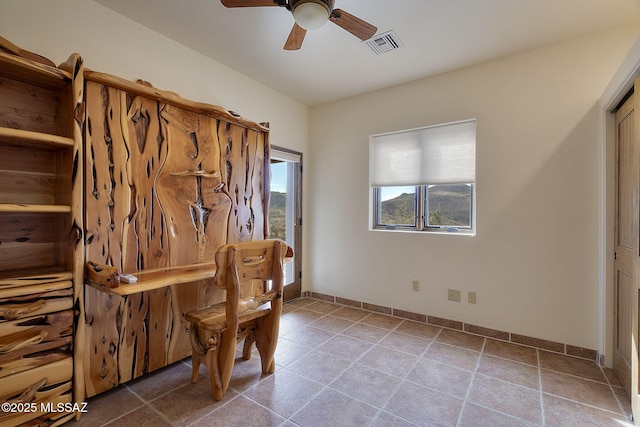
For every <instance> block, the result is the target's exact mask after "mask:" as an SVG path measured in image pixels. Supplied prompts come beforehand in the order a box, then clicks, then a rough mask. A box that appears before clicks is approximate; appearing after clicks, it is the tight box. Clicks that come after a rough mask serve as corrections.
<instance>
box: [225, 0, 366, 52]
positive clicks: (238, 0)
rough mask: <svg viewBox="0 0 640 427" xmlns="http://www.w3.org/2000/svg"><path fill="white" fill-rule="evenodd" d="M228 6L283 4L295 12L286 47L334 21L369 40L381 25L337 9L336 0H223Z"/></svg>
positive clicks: (297, 44)
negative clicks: (375, 24)
mask: <svg viewBox="0 0 640 427" xmlns="http://www.w3.org/2000/svg"><path fill="white" fill-rule="evenodd" d="M220 1H221V2H222V4H223V5H224V6H226V7H259V6H280V7H284V8H286V9H287V10H288V11H289V12H291V13H292V14H293V18H294V19H295V21H296V22H295V23H294V24H293V28H292V29H291V33H289V37H288V38H287V41H286V42H285V44H284V49H285V50H298V49H300V47H302V42H303V41H304V36H305V35H306V34H307V30H316V29H318V28H320V27H322V26H323V25H324V24H325V23H326V22H327V21H331V22H333V23H334V24H336V25H338V26H339V27H341V28H342V29H344V30H346V31H348V32H350V33H351V34H353V35H354V36H356V37H358V38H359V39H360V40H363V41H364V40H368V39H370V38H371V37H373V35H374V34H375V33H376V31H378V28H377V27H375V26H373V25H371V24H369V23H368V22H365V21H363V20H362V19H360V18H358V17H355V16H353V15H351V14H350V13H347V12H345V11H344V10H342V9H334V7H333V5H334V3H335V0H220Z"/></svg>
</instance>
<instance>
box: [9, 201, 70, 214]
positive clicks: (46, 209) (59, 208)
mask: <svg viewBox="0 0 640 427" xmlns="http://www.w3.org/2000/svg"><path fill="white" fill-rule="evenodd" d="M0 212H13V213H21V212H22V213H70V212H71V206H66V205H22V204H12V203H0Z"/></svg>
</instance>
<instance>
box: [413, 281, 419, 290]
mask: <svg viewBox="0 0 640 427" xmlns="http://www.w3.org/2000/svg"><path fill="white" fill-rule="evenodd" d="M411 286H412V289H413V290H414V291H419V290H420V282H419V281H417V280H412V281H411Z"/></svg>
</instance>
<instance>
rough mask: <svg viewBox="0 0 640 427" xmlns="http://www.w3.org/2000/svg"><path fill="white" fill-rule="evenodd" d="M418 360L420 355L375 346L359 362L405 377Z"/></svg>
mask: <svg viewBox="0 0 640 427" xmlns="http://www.w3.org/2000/svg"><path fill="white" fill-rule="evenodd" d="M417 361H418V356H413V355H411V354H407V353H400V352H399V351H395V350H391V349H388V348H386V347H381V346H375V347H373V348H372V349H371V350H369V351H368V352H367V353H366V354H365V355H364V356H362V357H361V358H360V359H359V360H358V363H359V364H361V365H364V366H368V367H370V368H372V369H376V370H377V371H380V372H384V373H387V374H389V375H394V376H396V377H404V376H405V375H407V374H408V373H409V371H410V370H411V368H412V367H413V366H414V365H415V364H416V362H417Z"/></svg>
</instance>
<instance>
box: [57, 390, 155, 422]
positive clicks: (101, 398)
mask: <svg viewBox="0 0 640 427" xmlns="http://www.w3.org/2000/svg"><path fill="white" fill-rule="evenodd" d="M85 401H86V402H87V407H86V410H87V412H86V413H84V414H82V416H81V417H80V421H79V422H77V423H75V425H77V426H82V427H94V426H101V425H103V424H104V423H105V422H107V421H110V420H112V419H114V418H116V417H118V416H121V415H124V414H127V413H128V412H131V411H133V410H135V409H137V408H140V407H142V406H143V405H144V402H143V401H142V400H140V399H139V398H138V396H136V395H135V394H133V393H132V392H131V391H130V390H129V389H127V388H126V387H125V386H122V385H121V386H118V387H116V388H115V389H113V390H109V391H107V392H105V393H102V394H99V395H97V396H94V397H91V398H87V399H85ZM69 424H70V425H71V423H69Z"/></svg>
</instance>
